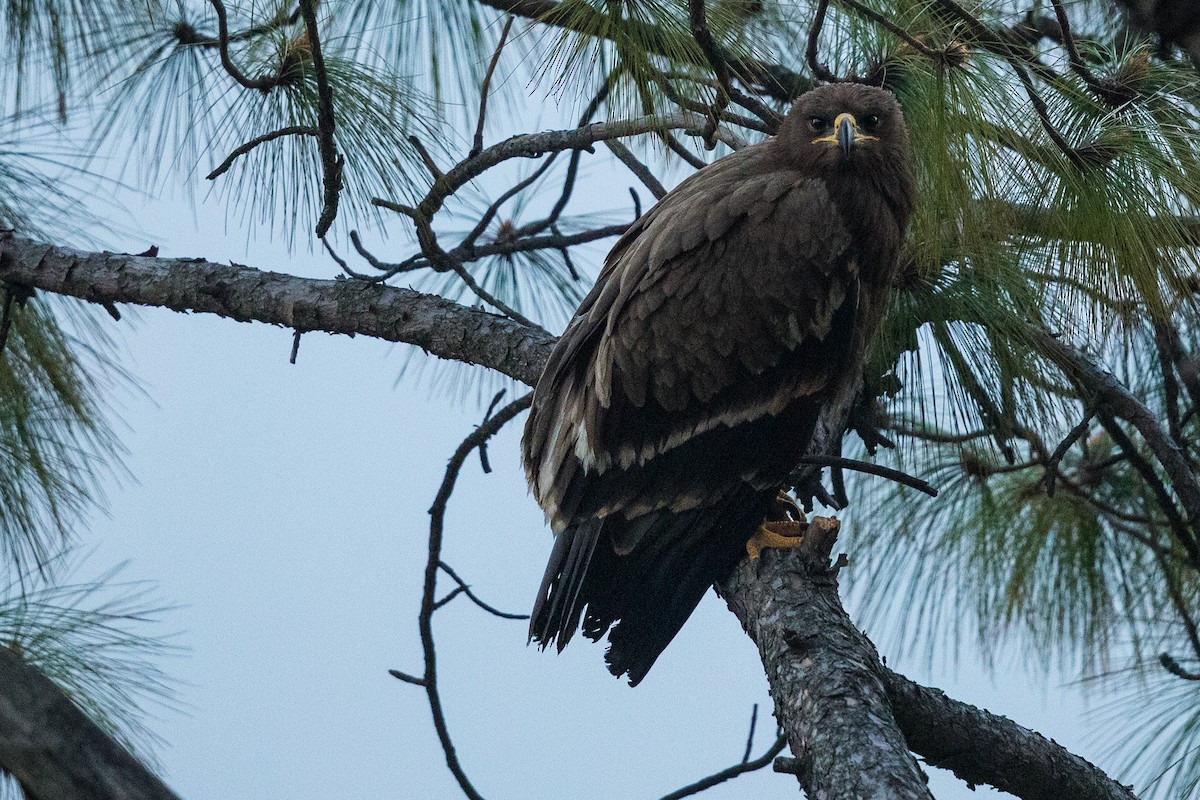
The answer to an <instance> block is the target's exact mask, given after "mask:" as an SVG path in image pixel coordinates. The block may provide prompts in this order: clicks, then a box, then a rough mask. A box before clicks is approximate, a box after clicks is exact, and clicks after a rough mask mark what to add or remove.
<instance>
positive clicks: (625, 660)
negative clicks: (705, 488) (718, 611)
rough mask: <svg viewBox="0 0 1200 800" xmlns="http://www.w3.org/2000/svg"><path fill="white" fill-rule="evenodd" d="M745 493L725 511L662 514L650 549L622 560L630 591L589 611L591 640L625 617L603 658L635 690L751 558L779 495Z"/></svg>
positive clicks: (650, 539) (726, 505)
mask: <svg viewBox="0 0 1200 800" xmlns="http://www.w3.org/2000/svg"><path fill="white" fill-rule="evenodd" d="M744 488H745V489H746V491H745V492H738V493H736V494H737V496H735V497H733V498H730V499H729V500H727V501H726V502H725V503H723V504H722V506H721V507H720V508H711V507H710V508H704V509H695V510H692V511H686V512H682V513H678V514H671V513H663V514H662V517H663V519H662V521H661V525H660V526H659V527H658V529H657V530H652V531H650V532H649V533H648V534H647V535H646V537H645V539H643V540H642V542H643V545H646V546H644V547H641V548H636V549H634V551H633V552H631V553H630V554H629V555H628V556H626V557H625V559H624V560H625V561H626V563H625V564H623V565H622V569H621V571H622V572H623V573H624V576H623V577H624V579H625V580H624V581H623V584H624V585H623V586H621V584H618V587H619V588H624V587H629V588H628V589H626V590H624V591H622V592H621V596H619V597H614V598H611V600H610V602H601V603H596V604H594V606H593V607H592V608H589V609H588V619H587V620H586V621H585V623H584V633H585V634H587V635H589V636H592V638H599V635H600V634H602V633H603V630H600V628H607V627H608V623H609V622H610V621H612V616H610V615H611V613H612V611H618V612H619V613H617V614H615V618H616V619H615V625H613V627H612V630H611V631H610V632H609V634H608V642H609V647H608V651H607V652H606V653H605V655H604V660H605V663H606V664H607V665H608V670H609V672H611V673H612V674H613V675H615V676H617V677H620V676H622V675H628V677H629V685H630V686H637V685H638V683H640V682H641V680H642V678H644V677H646V673H647V672H649V671H650V667H652V666H653V665H654V662H655V661H656V660H657V659H658V657H659V655H660V654H661V653H662V652H663V650H665V649H666V647H667V645H669V644H670V643H671V640H672V639H674V638H675V635H676V634H677V633H679V630H680V629H681V628H682V627H683V624H684V623H685V622H686V621H687V619H688V617H690V616H691V614H692V612H693V611H694V610H695V609H696V606H697V605H699V604H700V601H701V599H703V597H704V595H705V593H706V592H707V591H708V589H709V587H711V586H712V585H713V584H714V583H719V582H720V581H723V580H725V579H726V578H727V577H729V575H730V574H731V573H732V572H733V570H734V568H735V567H736V566H737V565H738V562H740V561H741V560H742V559H743V558H745V556H746V540H747V539H749V538H750V536H751V535H752V534H753V533H754V530H755V529H756V528H757V527H758V526H759V524H760V523H761V522H762V521H763V519H764V517H765V516H766V514H767V510H768V507H769V504H770V501H771V498H772V497H773V496H774V494H773V493H771V494H766V495H759V494H758V493H757V492H754V493H752V492H751V491H750V490H749V487H744ZM605 599H606V600H609V598H605ZM612 601H615V602H612ZM610 603H611V605H610ZM593 612H598V613H593Z"/></svg>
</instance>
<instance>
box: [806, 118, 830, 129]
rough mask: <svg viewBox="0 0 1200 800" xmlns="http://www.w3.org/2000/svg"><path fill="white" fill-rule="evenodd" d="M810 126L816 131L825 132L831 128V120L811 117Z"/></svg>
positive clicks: (809, 119)
mask: <svg viewBox="0 0 1200 800" xmlns="http://www.w3.org/2000/svg"><path fill="white" fill-rule="evenodd" d="M808 124H809V126H811V127H812V129H813V130H814V131H823V130H825V129H826V128H828V127H829V120H827V119H825V118H824V117H809V118H808Z"/></svg>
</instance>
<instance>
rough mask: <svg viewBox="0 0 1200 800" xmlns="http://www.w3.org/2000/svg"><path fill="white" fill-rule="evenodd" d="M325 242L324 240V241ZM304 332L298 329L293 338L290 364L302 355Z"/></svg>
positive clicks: (289, 358) (289, 357)
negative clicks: (301, 339) (301, 338)
mask: <svg viewBox="0 0 1200 800" xmlns="http://www.w3.org/2000/svg"><path fill="white" fill-rule="evenodd" d="M322 241H324V240H322ZM301 333H302V331H301V330H300V329H299V328H297V329H296V333H295V334H294V335H293V336H292V353H291V355H289V356H288V363H289V364H295V363H296V356H298V355H300V335H301Z"/></svg>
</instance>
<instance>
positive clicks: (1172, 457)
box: [1031, 326, 1200, 525]
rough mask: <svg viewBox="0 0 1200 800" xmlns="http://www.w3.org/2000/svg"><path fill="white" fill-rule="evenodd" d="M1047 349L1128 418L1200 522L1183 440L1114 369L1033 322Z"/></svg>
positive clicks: (1199, 500) (1199, 489)
mask: <svg viewBox="0 0 1200 800" xmlns="http://www.w3.org/2000/svg"><path fill="white" fill-rule="evenodd" d="M1031 330H1032V331H1033V332H1034V334H1035V335H1036V336H1037V339H1038V343H1039V344H1040V345H1041V347H1042V349H1043V351H1044V352H1045V353H1046V355H1047V356H1049V357H1050V358H1051V359H1052V360H1053V361H1054V362H1055V363H1056V364H1058V366H1059V367H1060V368H1061V369H1062V370H1063V372H1065V373H1066V374H1067V376H1068V377H1070V378H1071V379H1072V380H1074V381H1075V382H1076V383H1077V384H1078V385H1079V387H1080V388H1081V389H1082V390H1084V391H1085V392H1087V393H1088V394H1090V395H1092V396H1093V398H1094V399H1095V401H1096V402H1099V403H1101V404H1103V405H1104V406H1105V407H1106V408H1108V409H1109V410H1110V411H1111V412H1112V413H1113V414H1114V415H1115V416H1118V417H1120V418H1121V419H1124V420H1125V421H1126V422H1128V423H1129V424H1131V425H1133V427H1134V428H1136V429H1137V432H1138V433H1140V434H1141V435H1142V439H1143V440H1144V441H1145V442H1146V446H1147V447H1148V448H1150V452H1152V453H1153V454H1154V457H1155V459H1157V461H1158V463H1159V464H1161V465H1162V468H1163V470H1164V471H1165V472H1166V473H1167V477H1169V478H1170V479H1171V488H1172V489H1173V490H1174V492H1175V494H1176V495H1177V496H1178V497H1179V500H1180V501H1181V502H1182V503H1183V507H1184V509H1185V510H1186V512H1187V517H1188V522H1189V523H1190V524H1192V525H1196V524H1200V480H1197V478H1196V474H1195V473H1194V472H1193V471H1192V467H1191V465H1190V464H1189V463H1188V461H1187V459H1186V458H1185V457H1184V455H1183V451H1182V450H1181V449H1180V447H1179V444H1178V443H1177V442H1176V441H1175V440H1173V439H1172V438H1171V436H1170V435H1169V434H1168V433H1167V431H1166V430H1165V429H1164V428H1163V426H1162V423H1161V422H1160V421H1159V419H1158V417H1157V416H1156V415H1155V414H1154V412H1153V411H1151V410H1150V409H1149V408H1147V407H1146V404H1145V403H1143V402H1142V401H1141V400H1139V399H1138V398H1136V397H1134V396H1133V394H1132V393H1130V391H1129V390H1128V389H1126V388H1125V387H1124V386H1123V385H1122V384H1121V382H1120V381H1118V380H1117V378H1116V376H1114V375H1113V374H1112V373H1111V372H1109V371H1108V370H1106V369H1104V368H1103V367H1102V366H1100V365H1099V364H1097V363H1096V362H1095V361H1093V360H1092V359H1091V358H1089V357H1088V356H1087V355H1085V354H1084V353H1083V352H1082V351H1080V350H1077V349H1076V348H1075V347H1073V346H1071V345H1070V344H1068V343H1067V342H1065V341H1063V340H1062V339H1061V338H1059V337H1057V336H1054V335H1053V334H1051V333H1050V332H1048V331H1046V330H1044V329H1041V328H1036V327H1032V326H1031Z"/></svg>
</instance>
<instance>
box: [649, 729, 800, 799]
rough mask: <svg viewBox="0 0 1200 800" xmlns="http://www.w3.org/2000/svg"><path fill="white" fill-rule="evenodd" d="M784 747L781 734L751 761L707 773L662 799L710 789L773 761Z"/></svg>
mask: <svg viewBox="0 0 1200 800" xmlns="http://www.w3.org/2000/svg"><path fill="white" fill-rule="evenodd" d="M785 747H787V737H786V736H782V735H781V736H779V737H778V738H777V739H775V742H774V744H772V745H771V747H770V749H768V750H767V752H765V753H763V754H762V755H761V756H759V757H758V758H756V759H754V760H753V761H742V762H741V763H739V764H734V765H733V766H732V767H728V768H726V769H723V770H721V771H720V772H716V773H714V774H712V775H709V776H708V777H707V778H701V779H700V780H698V781H696V782H695V783H691V784H688V785H687V786H683V787H681V788H679V789H676V790H675V791H673V792H671V793H670V794H665V795H663V797H662V800H680V798H682V797H691V796H692V795H694V794H699V793H700V792H703V791H704V790H706V789H711V788H712V787H714V786H716V785H717V784H720V783H724V782H725V781H727V780H731V779H733V778H736V777H737V776H739V775H745V774H746V773H747V772H754V771H755V770H759V769H762V768H763V767H765V766H767V765H768V764H770V763H771V762H773V761H774V760H775V757H776V756H777V755H779V754H780V753H782V752H783V748H785Z"/></svg>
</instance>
